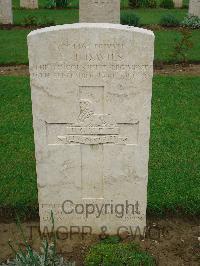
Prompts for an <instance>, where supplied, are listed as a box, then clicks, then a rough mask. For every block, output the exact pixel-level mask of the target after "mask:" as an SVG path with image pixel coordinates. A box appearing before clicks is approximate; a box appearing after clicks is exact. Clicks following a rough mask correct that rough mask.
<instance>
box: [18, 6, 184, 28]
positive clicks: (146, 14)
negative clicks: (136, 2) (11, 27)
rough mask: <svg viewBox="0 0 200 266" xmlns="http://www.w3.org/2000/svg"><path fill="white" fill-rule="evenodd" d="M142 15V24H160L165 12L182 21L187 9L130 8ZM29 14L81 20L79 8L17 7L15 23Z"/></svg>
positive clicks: (60, 21)
mask: <svg viewBox="0 0 200 266" xmlns="http://www.w3.org/2000/svg"><path fill="white" fill-rule="evenodd" d="M124 12H125V13H126V12H127V11H126V10H122V11H121V13H124ZM129 12H133V13H135V14H137V15H138V16H139V17H140V22H141V23H142V24H159V22H160V18H161V17H162V16H163V15H164V14H168V13H170V14H173V15H174V16H175V17H176V18H177V19H178V20H179V21H182V20H183V18H184V17H185V16H186V14H187V9H170V10H169V9H162V8H151V9H149V8H139V9H134V10H130V9H129ZM27 16H35V17H36V18H38V19H40V18H41V17H48V18H51V19H53V20H54V21H55V24H57V25H58V24H66V23H74V22H78V20H79V12H78V10H74V9H73V10H70V9H59V10H54V9H38V10H27V9H16V10H14V24H17V25H21V24H23V21H24V18H25V17H27Z"/></svg>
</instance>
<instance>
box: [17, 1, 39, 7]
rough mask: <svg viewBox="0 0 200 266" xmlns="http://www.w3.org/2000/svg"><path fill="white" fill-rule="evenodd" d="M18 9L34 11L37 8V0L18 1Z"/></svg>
mask: <svg viewBox="0 0 200 266" xmlns="http://www.w3.org/2000/svg"><path fill="white" fill-rule="evenodd" d="M20 7H23V8H27V9H36V8H38V0H20Z"/></svg>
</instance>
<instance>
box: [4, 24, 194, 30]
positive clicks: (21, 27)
mask: <svg viewBox="0 0 200 266" xmlns="http://www.w3.org/2000/svg"><path fill="white" fill-rule="evenodd" d="M50 26H56V25H22V24H19V25H17V24H15V25H13V24H4V25H2V24H1V25H0V30H37V29H41V28H45V27H50ZM140 27H141V28H144V29H148V30H152V31H154V30H157V31H158V30H162V31H163V30H166V31H168V30H169V31H170V30H177V31H178V30H181V29H182V27H177V26H176V27H174V26H169V27H165V26H161V25H159V24H152V25H150V24H143V25H141V26H140ZM189 30H190V31H192V30H195V29H189Z"/></svg>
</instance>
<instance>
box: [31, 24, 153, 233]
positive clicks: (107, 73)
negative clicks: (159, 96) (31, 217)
mask: <svg viewBox="0 0 200 266" xmlns="http://www.w3.org/2000/svg"><path fill="white" fill-rule="evenodd" d="M28 47H29V66H30V75H31V91H32V105H33V125H34V138H35V148H36V160H37V178H38V190H39V208H40V223H41V229H42V230H43V229H44V227H45V226H48V227H49V228H51V225H52V222H51V218H50V216H51V210H52V211H53V213H54V219H55V228H59V226H60V229H61V230H63V231H65V229H64V228H61V227H62V226H67V228H68V229H69V227H70V226H80V227H82V226H91V228H92V233H99V232H101V227H102V226H106V227H107V230H108V232H109V233H112V234H116V233H117V230H118V229H119V228H120V226H139V227H141V228H143V227H144V226H145V222H146V204H147V180H148V157H149V135H150V116H151V93H152V75H153V54H154V35H153V33H152V32H151V31H149V30H145V29H141V28H134V27H129V26H122V25H116V24H95V23H94V24H86V23H83V24H72V25H63V26H56V27H50V28H46V29H40V30H36V31H33V32H31V33H30V34H29V35H28ZM88 204H89V205H88ZM91 204H92V205H91ZM105 204H107V207H106V205H105ZM101 208H102V209H101ZM93 209H94V213H93V214H90V213H91V212H92V211H93ZM123 209H124V211H123ZM98 210H99V211H100V210H101V211H102V212H103V213H101V214H99V211H98ZM69 212H71V213H70V214H67V213H69ZM88 212H89V213H88ZM123 229H124V228H122V229H121V230H123Z"/></svg>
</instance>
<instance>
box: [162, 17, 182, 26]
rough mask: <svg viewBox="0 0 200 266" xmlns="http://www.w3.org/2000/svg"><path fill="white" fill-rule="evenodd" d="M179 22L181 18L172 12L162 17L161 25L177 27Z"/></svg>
mask: <svg viewBox="0 0 200 266" xmlns="http://www.w3.org/2000/svg"><path fill="white" fill-rule="evenodd" d="M179 24H180V23H179V20H178V19H177V18H176V17H175V16H174V15H172V14H165V15H163V16H162V17H161V19H160V25H162V26H165V27H176V26H179Z"/></svg>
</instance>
